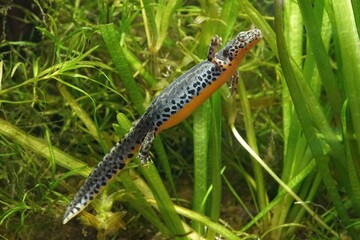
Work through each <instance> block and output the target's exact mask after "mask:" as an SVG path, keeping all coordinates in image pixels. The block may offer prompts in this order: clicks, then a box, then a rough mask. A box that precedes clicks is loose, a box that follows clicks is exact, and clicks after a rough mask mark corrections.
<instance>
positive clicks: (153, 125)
mask: <svg viewBox="0 0 360 240" xmlns="http://www.w3.org/2000/svg"><path fill="white" fill-rule="evenodd" d="M261 37H262V35H261V31H260V30H258V29H252V30H249V31H244V32H240V33H239V34H238V35H237V36H236V37H235V38H234V39H232V40H230V41H229V42H228V43H227V44H226V45H225V46H224V47H223V48H222V49H221V50H219V51H218V52H216V49H217V48H218V47H219V46H220V45H221V38H220V37H218V36H215V37H213V38H212V39H211V43H210V47H209V52H208V56H207V59H206V60H204V61H202V62H200V63H199V64H197V65H195V66H194V67H192V68H191V69H190V70H188V71H187V72H185V73H184V74H183V75H181V76H180V77H178V78H176V79H175V80H174V81H173V82H172V83H171V84H169V85H168V86H167V87H166V88H165V89H164V90H163V91H162V92H161V93H160V94H159V95H158V96H157V97H155V98H154V100H153V101H152V103H151V104H150V106H149V107H148V108H147V110H146V111H145V113H144V114H143V115H142V116H141V117H140V119H139V120H138V121H137V122H136V123H135V124H134V125H133V127H132V128H131V129H130V131H129V132H128V133H127V134H126V135H125V137H124V138H123V139H121V140H120V141H119V142H118V143H116V145H115V146H114V147H113V148H112V149H111V150H110V152H109V153H108V154H106V155H105V156H104V158H103V160H102V161H101V162H99V164H98V165H97V166H96V167H95V168H94V169H93V171H92V172H91V173H90V175H89V177H88V178H87V180H86V181H85V183H84V185H83V186H82V187H81V188H80V190H79V191H78V192H77V193H76V194H75V197H74V198H73V200H72V201H71V202H70V204H69V205H68V207H67V209H66V211H65V215H64V219H63V224H66V223H67V222H68V221H69V220H70V219H72V218H73V217H75V216H76V215H77V214H79V213H80V212H81V211H82V210H83V209H84V208H85V207H86V206H87V205H88V204H89V203H90V202H91V201H92V200H93V199H94V198H95V197H96V196H97V195H98V194H99V193H100V191H101V190H102V189H103V188H104V187H105V186H106V185H107V184H108V182H109V181H110V180H111V179H113V178H114V177H115V176H116V175H117V174H118V173H119V172H120V171H121V170H122V169H123V168H124V167H125V166H126V164H127V163H128V162H129V161H130V160H131V158H133V157H134V156H135V155H136V154H137V156H138V158H139V159H140V160H141V162H142V163H146V162H147V161H148V160H149V150H150V147H151V143H152V141H153V140H154V138H155V136H156V135H157V134H158V133H160V132H161V131H163V130H165V129H167V128H170V127H172V126H175V125H176V124H178V123H180V122H181V121H183V120H184V119H185V118H187V117H188V116H189V115H190V114H191V113H192V112H194V110H195V109H196V108H197V107H199V106H200V105H201V104H202V103H203V102H204V101H205V100H206V99H207V98H209V96H211V94H213V93H214V92H215V91H216V90H217V89H218V88H219V87H221V86H222V85H223V84H224V83H225V82H226V81H227V80H228V79H229V78H231V77H233V78H236V76H237V68H238V66H239V64H240V62H241V60H242V59H243V58H244V56H245V55H246V53H247V52H248V51H250V49H251V48H252V47H254V46H255V45H256V44H257V42H258V41H259V40H260V39H261ZM233 81H234V80H233ZM235 81H236V80H235Z"/></svg>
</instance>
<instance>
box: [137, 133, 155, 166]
mask: <svg viewBox="0 0 360 240" xmlns="http://www.w3.org/2000/svg"><path fill="white" fill-rule="evenodd" d="M155 134H156V132H155V130H150V131H149V132H148V133H147V134H146V136H145V138H144V141H143V142H142V144H141V146H140V150H139V153H138V158H139V159H140V161H141V165H144V164H146V163H147V162H149V161H150V160H151V159H150V156H149V151H150V148H151V143H152V142H153V141H154V138H155Z"/></svg>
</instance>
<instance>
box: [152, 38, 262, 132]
mask: <svg viewBox="0 0 360 240" xmlns="http://www.w3.org/2000/svg"><path fill="white" fill-rule="evenodd" d="M257 42H258V41H254V42H252V43H251V44H250V45H249V46H247V47H246V48H244V49H242V51H241V52H240V53H239V54H238V56H237V58H236V59H234V60H233V62H232V64H231V66H230V67H228V68H227V70H226V71H225V72H223V73H222V74H221V75H219V77H218V78H217V79H216V80H215V81H214V82H213V83H212V84H211V85H210V86H208V87H206V88H205V89H204V90H203V91H202V92H201V93H200V94H199V95H198V96H196V97H194V98H193V99H192V100H191V102H189V103H188V104H186V105H185V106H184V107H183V108H182V109H181V110H179V111H178V112H177V113H175V114H174V115H172V116H171V117H170V118H169V119H168V120H167V121H166V122H165V123H164V124H163V125H161V126H160V127H159V129H158V131H157V132H161V131H163V130H165V129H167V128H170V127H173V126H175V125H177V124H178V123H180V122H182V121H183V120H184V119H186V118H187V117H188V116H189V115H190V114H192V113H193V112H194V111H195V110H196V109H197V108H198V107H199V106H200V105H201V104H202V103H203V102H204V101H205V100H206V99H208V98H209V97H210V96H211V95H212V94H213V93H214V92H215V91H216V90H217V89H218V88H220V87H221V86H222V85H223V84H224V83H225V82H226V81H227V80H228V79H229V78H230V77H231V76H232V75H233V74H234V73H235V71H236V70H237V68H238V66H239V64H240V61H241V60H242V59H243V58H244V56H245V54H246V53H247V52H248V51H249V50H250V49H251V48H252V47H253V46H255V45H256V43H257Z"/></svg>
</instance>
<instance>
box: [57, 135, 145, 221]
mask: <svg viewBox="0 0 360 240" xmlns="http://www.w3.org/2000/svg"><path fill="white" fill-rule="evenodd" d="M138 149H139V146H137V145H132V144H130V142H129V138H126V137H125V138H124V139H123V140H121V141H120V142H119V143H117V144H116V145H115V147H113V149H112V150H111V151H110V153H108V154H107V155H106V156H105V157H104V159H103V160H102V161H101V162H99V164H98V165H97V166H96V167H95V168H94V170H93V171H92V172H91V173H90V175H89V177H88V178H87V179H86V181H85V183H84V185H83V186H82V187H81V188H80V189H79V191H78V192H77V193H76V194H75V197H74V199H73V200H72V201H71V202H70V204H69V205H68V206H67V208H66V211H65V214H64V218H63V224H66V223H67V222H68V221H70V220H71V219H72V218H74V217H75V216H76V215H78V214H79V213H80V212H81V211H82V210H83V209H84V208H85V207H86V206H87V205H89V204H90V203H91V202H92V200H94V199H95V197H96V196H97V195H98V194H99V193H100V192H101V191H102V190H103V189H104V188H105V186H106V185H107V184H108V183H109V182H110V180H112V179H114V178H115V176H116V175H117V174H119V173H120V171H121V170H122V169H124V167H125V166H126V164H127V163H128V162H129V160H130V159H131V158H132V157H133V156H134V154H135V153H136V152H137V151H138Z"/></svg>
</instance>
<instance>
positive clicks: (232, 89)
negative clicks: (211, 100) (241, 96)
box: [229, 71, 239, 97]
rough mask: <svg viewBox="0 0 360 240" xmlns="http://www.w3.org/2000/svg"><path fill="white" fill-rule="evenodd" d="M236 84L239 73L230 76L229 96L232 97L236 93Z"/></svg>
mask: <svg viewBox="0 0 360 240" xmlns="http://www.w3.org/2000/svg"><path fill="white" fill-rule="evenodd" d="M238 83H239V73H238V71H236V72H235V73H234V74H233V75H232V76H231V81H230V87H229V88H230V96H233V95H234V94H235V93H236V91H237V87H238ZM230 96H229V97H230Z"/></svg>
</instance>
